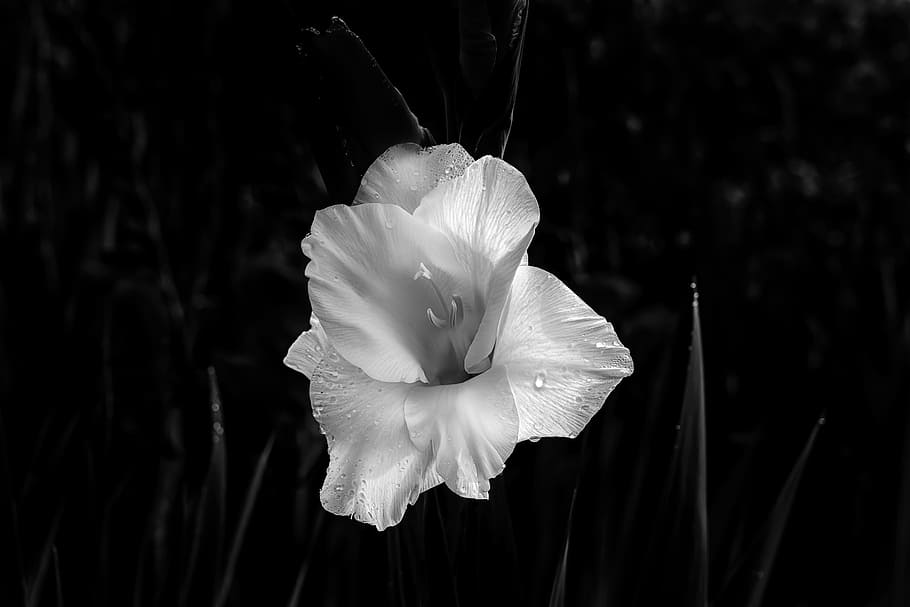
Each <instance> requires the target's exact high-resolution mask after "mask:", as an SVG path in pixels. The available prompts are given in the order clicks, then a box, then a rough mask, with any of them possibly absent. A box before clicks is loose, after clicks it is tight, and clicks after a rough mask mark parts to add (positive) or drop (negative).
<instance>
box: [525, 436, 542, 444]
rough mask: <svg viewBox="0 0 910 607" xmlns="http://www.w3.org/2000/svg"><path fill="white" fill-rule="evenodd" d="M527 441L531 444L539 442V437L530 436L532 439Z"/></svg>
mask: <svg viewBox="0 0 910 607" xmlns="http://www.w3.org/2000/svg"><path fill="white" fill-rule="evenodd" d="M528 440H529V441H531V442H532V443H536V442H537V441H539V440H540V437H539V436H532V437H531V438H529V439H528Z"/></svg>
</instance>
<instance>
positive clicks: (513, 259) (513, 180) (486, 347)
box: [414, 156, 540, 372]
mask: <svg viewBox="0 0 910 607" xmlns="http://www.w3.org/2000/svg"><path fill="white" fill-rule="evenodd" d="M414 216H415V217H416V218H418V219H420V220H422V221H425V222H426V223H428V224H430V225H431V226H433V227H435V228H437V229H438V230H440V231H441V232H443V233H444V234H446V235H447V236H449V238H450V239H451V240H452V243H453V244H454V245H455V250H456V253H457V255H458V257H459V260H460V261H461V262H462V263H463V264H464V265H465V268H466V269H467V272H468V273H469V275H470V276H472V277H474V286H475V293H474V296H475V298H476V299H475V304H476V305H478V306H481V305H482V306H483V307H484V314H483V317H482V319H481V321H480V326H479V328H478V330H477V334H476V336H475V338H474V341H473V342H472V343H471V346H470V348H469V349H468V352H467V356H466V358H465V369H466V370H467V371H469V372H477V371H479V370H481V369H483V368H485V367H486V366H488V365H489V363H488V361H486V359H487V357H488V356H489V354H490V352H491V351H492V350H493V345H494V344H495V342H496V331H497V328H498V326H499V319H500V317H501V315H502V310H503V307H504V306H505V302H506V298H507V297H508V294H509V285H511V283H512V277H513V276H514V274H515V269H516V268H517V267H518V266H519V265H520V264H521V261H522V258H523V256H524V254H525V252H526V251H527V249H528V245H529V244H530V242H531V238H532V237H533V235H534V228H535V226H536V225H537V222H538V221H539V220H540V209H539V207H538V206H537V199H536V198H535V197H534V194H533V193H532V192H531V188H530V187H529V186H528V182H527V180H525V178H524V175H522V174H521V172H520V171H519V170H517V169H515V168H514V167H512V166H510V165H509V164H507V163H506V162H504V161H502V160H500V159H498V158H492V157H490V156H485V157H483V158H481V159H480V160H477V161H476V162H474V163H473V164H471V166H469V167H468V168H467V169H466V170H465V172H464V175H462V176H461V177H459V178H457V179H453V180H451V181H448V182H446V183H442V184H440V185H439V187H437V188H436V189H434V190H432V191H430V193H429V194H427V195H426V197H425V198H424V199H423V201H422V202H421V204H420V207H419V208H418V209H417V211H415V212H414Z"/></svg>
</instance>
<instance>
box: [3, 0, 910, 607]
mask: <svg viewBox="0 0 910 607" xmlns="http://www.w3.org/2000/svg"><path fill="white" fill-rule="evenodd" d="M387 4H391V3H366V2H364V3H358V2H340V1H339V2H332V3H328V2H326V3H323V4H320V3H313V2H308V1H306V2H293V0H287V1H285V2H282V3H275V4H273V3H257V2H250V1H247V0H207V1H204V2H194V3H186V2H174V1H170V0H163V1H159V2H147V3H114V2H94V3H88V2H83V1H82V0H54V1H51V0H47V1H42V2H24V1H20V2H12V3H7V4H5V5H4V7H3V8H0V56H2V57H3V60H2V64H0V70H2V72H0V83H2V87H0V115H2V116H3V117H4V119H3V120H0V506H2V510H0V554H2V555H3V557H4V558H3V565H4V566H3V567H0V572H2V573H0V575H2V576H3V577H2V586H0V590H2V592H3V595H2V596H0V603H2V604H4V605H63V604H69V605H76V604H91V605H128V604H133V605H174V604H177V605H185V604H191V605H205V604H215V605H296V604H299V605H304V604H310V605H354V604H357V605H359V604H364V603H366V602H376V603H378V604H390V605H398V604H408V605H412V604H421V603H422V604H425V605H443V604H461V605H474V604H483V603H492V602H494V601H496V602H499V603H500V604H507V605H509V604H532V605H544V604H548V603H550V604H568V605H587V604H610V605H633V604H661V605H703V604H704V603H705V601H706V600H708V601H710V602H711V603H712V604H715V605H747V604H756V605H757V604H765V605H807V606H808V605H811V606H815V605H819V606H821V605H824V606H828V605H832V604H843V605H862V606H898V605H901V606H903V605H906V604H907V601H908V600H910V561H908V557H910V417H908V413H910V411H908V402H910V390H908V388H910V386H908V378H910V374H908V371H910V369H908V364H910V280H908V279H910V264H908V255H907V253H908V247H910V239H908V234H910V204H908V202H910V198H908V195H910V171H908V162H910V113H908V107H910V106H908V100H910V5H908V4H907V3H906V2H901V1H898V0H894V1H884V0H879V1H876V2H872V1H870V2H865V3H858V2H848V1H846V0H845V1H844V2H837V1H835V0H814V1H808V0H803V1H800V2H784V1H772V0H766V1H762V2H759V1H758V0H735V1H734V0H728V1H720V0H650V1H649V0H634V1H633V0H620V1H617V2H603V3H593V2H583V1H580V0H579V1H543V0H540V1H537V2H532V3H531V6H530V8H529V10H528V12H527V17H528V19H527V21H526V29H524V30H522V29H521V28H518V29H515V28H512V27H511V26H513V25H514V24H516V23H521V24H524V23H525V22H524V21H523V20H514V19H513V18H512V17H513V13H512V12H510V11H511V10H512V9H513V8H514V6H513V4H512V3H507V2H503V3H495V2H491V3H489V6H491V7H493V8H494V9H496V10H494V11H493V14H494V18H493V23H494V25H496V26H497V27H500V26H501V27H502V29H501V30H497V32H498V33H499V34H500V38H499V40H500V44H502V41H503V40H504V39H506V38H507V39H508V40H510V41H511V42H510V44H509V48H513V47H512V43H515V42H520V41H523V44H524V58H523V63H522V65H521V79H520V85H519V87H518V96H517V104H516V106H515V114H514V127H513V128H512V131H511V135H510V137H509V140H508V146H507V147H506V150H505V157H506V159H507V160H509V161H510V162H511V163H513V164H514V165H516V166H517V167H519V168H520V169H521V170H522V171H523V172H524V173H525V174H526V175H527V177H528V179H529V181H530V183H531V186H532V188H533V190H534V192H535V193H536V195H537V197H538V199H539V202H540V206H541V210H542V216H543V220H542V224H541V226H540V228H539V230H538V235H537V238H536V240H535V242H534V243H533V245H532V248H531V251H530V257H531V263H532V264H534V265H538V266H541V267H544V268H546V269H548V270H550V271H552V272H553V273H555V274H556V275H558V276H560V277H561V278H562V279H563V280H564V281H566V282H567V283H568V284H569V285H570V286H571V287H572V288H573V289H574V290H575V291H576V292H578V293H579V294H580V295H581V296H582V297H583V298H584V299H585V300H586V301H588V302H590V303H591V304H592V305H593V306H594V307H595V309H597V310H598V311H599V312H601V313H602V314H603V315H604V316H606V317H607V318H608V319H610V320H611V321H613V322H614V324H615V325H616V327H617V331H618V333H619V335H620V337H621V338H622V340H623V341H624V343H626V344H627V345H628V346H629V347H630V349H631V351H632V354H633V357H634V359H635V362H636V372H635V374H634V375H633V376H632V377H631V378H629V379H627V380H625V381H624V382H623V384H622V385H621V386H620V387H619V388H618V389H617V390H616V392H615V393H614V394H613V395H612V396H611V397H610V399H609V401H608V403H607V405H606V406H605V408H604V410H603V411H602V412H601V413H600V414H598V416H597V417H596V418H595V419H594V420H593V422H592V423H591V425H590V426H589V427H588V428H587V429H586V431H585V432H584V433H583V434H582V435H581V436H580V437H579V438H578V439H577V440H574V441H568V440H555V439H549V440H542V441H540V442H539V443H537V444H522V445H520V446H519V447H518V448H517V449H516V451H515V454H514V455H513V456H512V458H511V459H510V460H509V465H508V469H507V470H506V472H505V473H504V474H503V476H502V477H500V478H498V479H497V480H496V481H495V483H494V489H493V491H492V493H491V497H492V499H491V500H490V501H489V502H487V503H474V502H467V501H463V500H458V499H457V498H454V497H453V496H451V495H449V494H447V493H446V490H445V489H444V488H442V489H436V490H433V491H431V492H430V493H428V494H426V495H424V496H423V497H421V499H420V502H419V503H418V505H417V506H416V507H414V508H412V509H411V510H410V511H409V513H408V514H407V515H406V517H405V520H404V522H403V523H402V524H401V525H400V526H399V527H396V528H394V529H393V530H391V531H388V532H385V533H383V534H378V533H376V532H375V531H374V530H373V529H371V528H368V527H366V526H364V525H361V524H358V523H355V522H352V521H349V520H346V519H343V518H339V517H334V516H331V515H327V514H324V513H323V512H322V509H321V507H320V505H319V499H318V489H319V486H320V484H321V483H322V478H323V471H324V469H325V467H326V464H327V457H326V453H325V443H324V439H323V437H322V436H321V435H320V434H319V433H318V429H317V428H316V425H315V423H314V421H313V419H312V416H311V414H310V411H309V401H308V395H307V391H308V384H307V381H306V379H305V378H304V377H302V376H300V375H298V374H295V373H293V372H292V371H290V370H288V369H286V368H284V366H283V365H282V364H281V360H282V358H283V355H284V353H285V351H286V349H287V347H288V345H289V344H290V343H291V341H292V340H293V339H294V338H295V337H296V335H297V334H298V333H299V332H300V331H302V330H303V329H305V328H306V327H307V319H308V317H309V309H308V302H307V296H306V285H305V279H304V276H303V268H304V263H305V259H304V257H303V256H302V254H301V253H300V250H299V241H300V239H301V238H302V237H303V236H304V235H305V234H306V233H307V231H308V228H309V225H310V222H311V220H312V217H313V213H314V212H315V210H317V209H319V208H321V207H323V206H326V205H327V204H329V203H333V202H346V201H347V200H349V198H350V190H351V188H352V187H354V185H356V178H357V176H358V175H357V173H358V171H360V170H362V168H363V163H364V162H366V160H365V159H368V158H369V157H370V153H371V152H370V150H371V149H372V147H371V146H378V145H381V143H382V141H384V138H388V137H390V136H393V135H395V134H396V133H397V132H398V131H396V130H395V129H398V128H399V127H400V128H403V129H405V130H407V129H410V128H413V127H414V124H416V123H414V124H412V123H409V122H408V121H407V120H404V122H396V120H398V119H399V118H401V116H405V118H406V117H407V115H406V114H402V113H401V111H400V110H401V107H400V106H395V105H394V104H392V105H388V104H387V101H388V96H389V95H391V93H390V92H389V89H384V88H383V86H384V85H383V84H382V82H381V81H380V80H375V81H374V80H370V78H377V79H378V78H379V76H377V74H378V72H376V71H375V68H374V67H373V65H372V64H370V63H369V62H367V63H361V64H357V65H358V66H359V67H356V66H355V67H353V68H352V67H350V66H349V64H346V63H345V61H348V60H353V59H356V58H358V57H359V58H361V59H362V58H363V56H362V55H359V54H358V51H357V50H356V49H354V50H352V49H351V48H350V47H344V48H339V47H338V46H333V43H331V40H330V39H329V38H326V37H325V35H324V34H323V35H322V37H320V36H317V35H316V34H313V33H303V34H301V32H300V28H302V27H315V28H316V29H317V30H318V31H319V32H323V31H324V30H325V29H326V27H328V26H329V17H330V16H331V15H340V16H342V17H343V18H344V19H345V20H346V22H347V24H348V25H349V26H350V28H351V29H352V30H353V31H354V32H357V34H359V35H360V37H361V38H362V40H363V44H364V45H365V46H366V47H367V48H369V49H370V51H371V52H372V54H373V56H374V57H375V59H376V60H377V61H378V64H379V65H381V67H382V70H383V71H384V72H385V74H386V75H387V76H388V79H389V80H390V81H391V82H392V83H394V84H395V85H396V86H397V87H398V89H399V90H400V91H401V94H402V96H403V98H404V100H406V102H407V105H408V106H409V107H410V110H412V111H413V113H414V115H415V116H416V117H417V119H418V120H419V123H420V125H422V127H423V128H424V129H425V130H416V131H414V134H415V135H416V136H418V137H421V138H427V137H430V136H432V137H433V139H435V140H436V141H438V142H443V141H454V140H459V139H460V140H461V141H463V142H464V143H465V145H467V146H469V147H470V148H471V149H473V150H474V151H480V152H489V151H492V152H496V151H497V147H498V149H501V145H502V142H503V140H502V138H501V137H500V136H501V135H503V134H504V133H506V132H507V126H508V120H507V117H508V112H507V109H508V107H509V104H510V100H511V97H510V95H511V94H512V93H514V91H515V89H514V86H513V84H514V82H513V80H512V79H511V78H510V77H509V76H510V74H511V73H512V72H511V71H510V69H511V68H514V67H515V65H514V63H509V61H510V60H514V58H515V57H514V56H513V55H509V54H508V53H506V54H505V55H502V54H501V56H500V59H502V60H503V61H504V63H503V61H500V63H499V64H497V67H496V70H494V72H493V74H492V76H490V80H489V82H487V83H486V84H483V82H485V81H483V79H482V78H481V79H480V82H481V83H480V84H477V82H478V81H477V80H476V79H474V80H472V78H471V77H470V76H471V73H472V72H471V70H470V69H466V68H465V67H464V66H463V65H462V66H461V68H459V66H458V63H457V60H453V59H452V56H451V55H446V54H445V51H446V49H452V48H457V44H458V36H459V33H458V32H459V30H458V25H457V23H458V21H457V18H456V16H457V12H456V10H455V8H454V5H452V6H450V5H449V3H439V5H438V6H436V5H434V7H431V8H427V7H425V6H423V3H421V4H418V3H413V4H410V3H404V4H401V5H396V6H388V5H387ZM518 4H520V3H518ZM497 11H499V12H497ZM523 14H524V13H523V12H519V15H523ZM522 27H524V25H522ZM503 32H504V34H503ZM503 35H505V36H506V38H503V37H502V36H503ZM343 40H348V39H347V38H343ZM327 41H329V42H327ZM452 41H454V44H455V46H451V43H452ZM345 44H346V43H345ZM297 45H300V48H301V53H298V51H297V49H296V48H295V47H296V46H297ZM342 46H344V45H342ZM502 48H505V47H501V48H500V51H501V53H502ZM434 49H435V50H434ZM440 49H442V50H443V52H442V54H439V53H440ZM434 53H436V54H434ZM301 55H302V56H301ZM503 58H504V59H503ZM333 61H336V63H332V62H333ZM453 61H454V63H453ZM440 66H441V67H440ZM453 66H454V67H453ZM503 66H504V67H503ZM469 67H470V66H469ZM474 67H475V68H476V66H474ZM459 69H462V70H466V71H464V73H463V74H462V75H461V76H459V73H458V70H459ZM472 69H473V68H472ZM480 71H481V72H482V70H480ZM462 77H463V78H464V80H460V78H462ZM465 82H467V84H465ZM365 83H366V84H365ZM374 85H375V88H373V89H369V90H368V91H367V92H368V93H370V94H365V93H364V89H363V88H361V89H357V88H356V87H358V86H360V87H369V86H374ZM351 87H354V88H351ZM484 87H486V88H484ZM374 93H375V94H374ZM453 99H454V100H456V101H457V103H453V101H452V100H453ZM384 104H385V105H384ZM389 108H391V109H389ZM387 110H388V113H387ZM352 116H354V117H357V116H359V117H361V119H362V120H361V122H360V123H358V122H357V120H355V119H353V118H352ZM491 125H492V126H495V129H494V131H493V134H494V135H496V136H489V137H486V138H485V136H484V135H483V130H484V129H485V128H487V127H490V126H491ZM386 127H388V130H383V129H385V128H386ZM333 146H334V147H333ZM317 161H318V165H317ZM693 277H695V278H696V279H697V283H698V289H699V294H700V298H699V303H700V307H699V310H700V318H701V332H700V337H701V341H700V342H699V341H698V340H697V339H695V340H694V341H693V332H692V329H693V315H692V306H691V301H692V290H691V288H690V282H691V281H692V280H693ZM698 336H699V333H698V332H696V333H695V337H696V338H697V337H698ZM690 346H692V349H691V356H690ZM699 363H703V365H704V381H703V383H702V382H700V381H699V374H698V372H697V371H698V365H699ZM821 419H823V420H824V423H823V424H822V423H821V422H820V420H821ZM702 422H704V428H703V427H702ZM705 455H706V458H705Z"/></svg>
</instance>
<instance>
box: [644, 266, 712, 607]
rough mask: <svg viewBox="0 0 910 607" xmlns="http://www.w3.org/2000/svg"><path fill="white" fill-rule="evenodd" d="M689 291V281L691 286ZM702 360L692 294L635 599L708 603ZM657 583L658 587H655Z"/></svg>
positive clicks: (701, 606)
mask: <svg viewBox="0 0 910 607" xmlns="http://www.w3.org/2000/svg"><path fill="white" fill-rule="evenodd" d="M692 288H693V290H694V289H695V283H694V282H693V283H692ZM704 384H705V380H704V359H703V351H702V339H701V321H700V319H699V313H698V291H697V290H694V292H693V295H692V334H691V340H690V346H689V363H688V368H687V371H686V384H685V390H684V392H683V403H682V409H681V411H680V416H679V421H678V423H677V425H676V440H675V443H674V445H673V453H672V456H671V460H670V466H669V469H668V474H667V480H666V483H665V486H664V490H663V499H662V500H661V505H660V506H659V508H658V514H657V517H656V519H655V523H654V528H653V531H652V535H651V541H650V545H649V548H648V558H647V560H648V561H650V563H649V566H650V568H651V569H650V570H648V571H643V573H642V577H641V579H640V580H639V584H638V601H636V602H639V601H642V602H644V603H648V604H650V603H655V602H657V603H665V602H667V601H670V600H672V601H673V602H674V603H675V604H677V605H685V606H688V607H706V605H707V602H708V567H709V564H708V562H709V561H708V507H707V449H706V441H705V391H704ZM655 581H659V582H660V583H655Z"/></svg>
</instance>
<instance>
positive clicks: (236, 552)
mask: <svg viewBox="0 0 910 607" xmlns="http://www.w3.org/2000/svg"><path fill="white" fill-rule="evenodd" d="M274 444H275V435H274V434H272V436H270V437H269V440H268V442H267V443H266V444H265V447H264V448H263V450H262V453H260V454H259V460H258V461H257V462H256V468H255V470H254V471H253V478H252V479H251V480H250V485H249V487H248V488H247V491H246V498H245V499H244V500H243V510H242V511H241V512H240V519H239V520H238V521H237V529H236V531H235V532H234V537H233V539H232V540H231V548H230V550H229V551H228V558H227V563H226V564H225V567H224V573H223V574H222V577H221V587H220V589H219V591H218V594H217V596H216V598H215V607H222V605H224V604H225V603H226V602H227V598H228V593H229V592H230V591H231V583H232V582H233V581H234V571H235V570H236V568H237V559H238V558H239V556H240V548H241V547H242V546H243V538H244V536H245V535H246V530H247V527H248V526H249V524H250V517H251V516H252V514H253V507H254V506H255V505H256V498H257V497H258V496H259V488H260V487H261V486H262V478H263V476H265V469H266V467H267V466H268V463H269V455H271V453H272V446H273V445H274Z"/></svg>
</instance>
